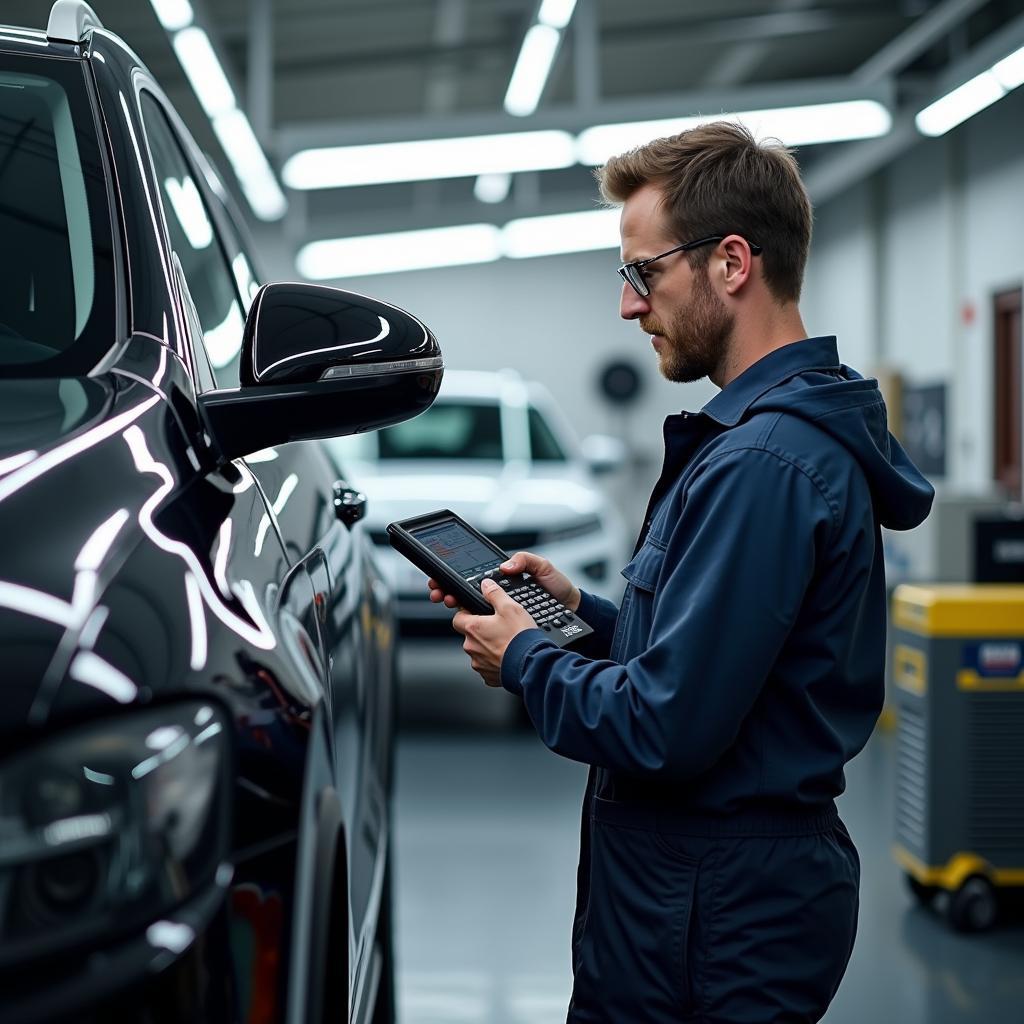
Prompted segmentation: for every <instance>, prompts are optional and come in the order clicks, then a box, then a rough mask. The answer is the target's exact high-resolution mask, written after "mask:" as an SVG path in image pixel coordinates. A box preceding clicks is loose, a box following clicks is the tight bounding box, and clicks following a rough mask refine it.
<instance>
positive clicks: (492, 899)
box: [395, 688, 1024, 1024]
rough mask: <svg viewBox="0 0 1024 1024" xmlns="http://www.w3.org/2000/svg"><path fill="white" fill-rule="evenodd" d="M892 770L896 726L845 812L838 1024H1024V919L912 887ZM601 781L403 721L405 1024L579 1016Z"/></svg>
mask: <svg viewBox="0 0 1024 1024" xmlns="http://www.w3.org/2000/svg"><path fill="white" fill-rule="evenodd" d="M481 690H482V688H481ZM483 697H484V698H485V699H486V698H488V697H494V698H495V699H496V701H503V700H504V699H505V698H506V695H505V694H503V693H500V692H498V693H491V692H487V693H483ZM474 705H475V706H476V707H478V708H479V706H480V705H479V701H477V700H475V701H474ZM485 707H486V705H485ZM497 707H499V705H498V704H497V703H496V704H495V708H497ZM442 717H447V718H451V717H453V716H444V715H442ZM490 717H491V718H494V717H500V716H497V715H491V716H490ZM892 762H893V737H892V736H891V735H888V734H884V733H880V734H878V735H876V736H875V738H874V739H873V740H872V741H871V743H870V744H869V746H868V748H867V749H866V750H865V751H864V753H863V754H861V756H860V757H858V758H857V759H856V760H855V761H854V762H853V763H852V764H851V765H850V768H849V770H848V773H847V774H848V792H847V794H846V796H844V798H843V800H842V805H841V812H842V814H843V817H844V819H845V820H846V822H847V824H848V825H849V828H850V831H851V833H852V834H853V837H854V839H855V841H856V843H857V846H858V848H859V850H860V853H861V860H862V864H863V884H862V892H861V900H862V903H861V916H860V930H859V936H858V940H857V946H856V949H855V951H854V955H853V959H852V961H851V964H850V967H849V970H848V971H847V974H846V978H845V979H844V981H843V985H842V987H841V988H840V991H839V993H838V995H837V997H836V999H835V1001H834V1003H833V1004H832V1007H831V1009H830V1010H829V1012H828V1014H827V1016H826V1017H825V1021H826V1024H864V1022H879V1024H890V1022H892V1024H952V1022H957V1024H960V1022H972V1024H974V1022H977V1024H982V1022H984V1024H1024V921H1022V920H1021V918H1020V916H1019V915H1017V917H1016V919H1015V920H1014V921H1011V922H1008V923H1004V924H1003V925H1002V926H1000V927H999V928H998V929H997V930H995V931H993V932H991V933H989V934H986V935H981V936H963V935H958V934H955V933H953V932H952V931H950V930H949V928H948V927H947V926H946V925H945V923H944V922H943V921H942V920H940V919H939V918H938V917H937V916H936V915H935V914H934V913H932V912H930V911H926V910H923V909H921V908H919V907H917V906H915V905H914V904H913V902H912V900H911V898H910V896H909V895H907V894H906V893H905V891H904V887H903V884H902V879H901V877H900V874H899V872H898V870H897V869H896V867H895V865H894V864H893V862H892V860H891V857H890V853H889V848H890V843H891V833H892V829H891V822H892V813H891V804H892V801H891V793H892V775H893V769H892ZM585 779H586V770H585V769H584V768H583V767H582V766H581V765H577V764H574V763H572V762H569V761H565V760H563V759H562V758H559V757H556V756H555V755H554V754H551V753H550V752H549V751H547V750H546V749H545V748H544V747H543V746H541V744H540V743H539V742H538V741H537V739H536V738H535V737H534V736H533V735H532V734H529V733H525V732H514V731H508V730H505V729H500V728H497V727H496V726H495V725H494V723H493V721H492V722H484V721H478V720H476V718H474V717H467V718H464V720H463V721H462V722H461V723H459V724H458V725H457V726H452V725H451V724H446V725H445V726H444V727H440V726H438V725H437V724H434V725H427V726H424V725H423V724H419V725H415V726H411V727H410V726H409V725H406V727H404V728H403V731H402V733H401V735H400V742H399V755H398V783H397V801H396V806H395V822H396V852H397V858H396V876H397V877H396V884H397V896H398V899H397V909H396V915H397V925H398V945H397V958H398V990H399V1005H400V1009H401V1018H400V1020H401V1024H557V1022H562V1021H564V1019H565V1007H566V1004H567V1001H568V996H569V990H570V986H571V976H570V969H569V959H568V936H569V925H570V920H571V915H572V907H573V896H574V886H575V866H576V854H577V847H578V832H579V801H580V796H581V793H582V791H583V786H584V782H585ZM624 1024H627V1022H624Z"/></svg>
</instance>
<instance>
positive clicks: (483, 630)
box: [431, 580, 537, 686]
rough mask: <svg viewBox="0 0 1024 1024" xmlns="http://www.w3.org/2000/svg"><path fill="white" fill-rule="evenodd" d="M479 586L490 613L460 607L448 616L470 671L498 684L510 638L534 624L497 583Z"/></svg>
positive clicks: (531, 618) (531, 617)
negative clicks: (467, 659) (454, 613)
mask: <svg viewBox="0 0 1024 1024" xmlns="http://www.w3.org/2000/svg"><path fill="white" fill-rule="evenodd" d="M431 583H433V580H431ZM481 589H482V591H483V595H484V599H485V600H486V601H488V602H490V604H491V606H492V607H493V608H494V614H493V615H474V614H473V613H472V612H467V611H465V610H464V609H463V610H460V611H459V612H458V613H457V614H456V616H455V618H454V619H452V626H453V627H454V629H455V631H456V632H457V633H461V634H462V635H463V636H464V637H465V640H464V641H463V644H462V649H463V650H464V651H465V652H466V653H467V654H468V655H469V663H470V664H471V665H472V666H473V671H474V672H477V673H479V675H480V677H481V678H482V679H483V681H484V682H485V683H486V684H487V685H488V686H500V685H501V679H500V672H501V659H502V658H503V657H504V656H505V649H506V648H507V647H508V645H509V643H510V642H511V640H512V637H514V636H515V635H516V634H517V633H521V632H522V631H523V630H524V629H532V628H533V627H534V626H536V625H537V623H536V622H534V621H533V616H532V615H530V613H529V612H528V611H527V610H526V609H525V608H523V607H522V605H520V604H517V603H516V602H515V601H513V600H512V598H511V597H509V596H508V594H506V593H505V591H504V590H502V589H501V587H499V586H498V584H497V583H495V582H493V581H492V580H484V581H483V583H482V584H481ZM438 593H440V591H438Z"/></svg>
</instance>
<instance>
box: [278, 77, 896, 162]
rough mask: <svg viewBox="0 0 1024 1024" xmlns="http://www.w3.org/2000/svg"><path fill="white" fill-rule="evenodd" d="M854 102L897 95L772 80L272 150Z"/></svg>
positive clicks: (379, 123)
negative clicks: (757, 83) (755, 84)
mask: <svg viewBox="0 0 1024 1024" xmlns="http://www.w3.org/2000/svg"><path fill="white" fill-rule="evenodd" d="M851 99H877V100H879V101H880V102H882V103H886V104H890V103H891V102H892V99H893V92H892V89H891V87H890V85H889V83H886V82H874V83H870V84H867V85H862V84H860V83H852V82H850V80H849V78H847V77H837V78H817V79H801V80H799V81H795V82H771V83H767V84H765V85H757V86H747V87H745V88H740V89H709V90H703V91H699V92H682V93H658V94H656V95H653V96H632V97H630V98H628V99H620V100H608V99H605V100H601V101H600V102H598V103H596V104H581V105H576V104H569V105H562V106H551V107H546V108H542V109H540V110H538V111H537V113H536V114H533V115H531V116H530V117H529V118H528V119H524V118H521V117H512V116H511V115H509V114H505V113H498V112H495V113H480V114H478V113H470V114H449V115H447V116H443V117H430V118H424V117H395V118H375V119H373V120H366V121H352V120H344V121H311V122H309V123H297V124H282V125H279V126H278V128H277V131H276V132H275V143H276V145H275V150H276V152H277V154H278V155H279V156H280V157H281V159H285V158H287V157H289V156H291V155H292V154H293V153H297V152H298V151H299V150H303V149H319V148H322V147H325V146H351V145H359V144H363V143H375V142H404V141H415V140H418V139H441V138H459V137H462V136H467V135H491V134H495V133H499V132H519V131H526V130H530V131H538V130H542V129H550V128H554V129H562V130H564V131H570V132H581V131H583V129H584V128H590V127H592V126H593V125H596V124H620V123H624V122H627V121H649V120H656V119H659V118H668V117H685V116H688V115H693V114H708V115H714V114H716V113H720V112H730V111H738V110H761V109H765V108H768V107H788V106H801V105H804V104H809V103H831V102H838V101H841V100H851Z"/></svg>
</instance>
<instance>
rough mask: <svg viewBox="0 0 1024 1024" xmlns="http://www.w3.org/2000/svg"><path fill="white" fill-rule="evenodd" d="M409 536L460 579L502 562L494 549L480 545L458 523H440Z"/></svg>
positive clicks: (477, 540) (475, 538)
mask: <svg viewBox="0 0 1024 1024" xmlns="http://www.w3.org/2000/svg"><path fill="white" fill-rule="evenodd" d="M413 536H414V537H415V538H416V539H417V540H418V541H419V542H420V543H421V544H423V545H424V546H425V547H428V548H430V550H431V551H433V552H434V554H435V555H437V557H438V558H440V559H441V561H443V562H444V563H445V565H447V566H449V567H450V568H452V569H454V570H455V571H456V572H457V573H458V574H459V575H460V576H473V575H475V574H476V573H477V572H482V571H483V570H484V569H489V568H493V567H494V566H496V565H498V564H499V563H500V562H501V561H502V557H501V555H499V554H498V553H497V552H496V551H495V550H494V548H492V547H490V546H488V545H487V544H484V543H483V542H482V541H481V540H479V539H478V538H477V537H474V536H473V534H471V533H470V532H469V531H468V530H466V529H465V528H464V527H462V526H460V525H459V524H458V523H441V524H439V525H438V526H428V527H425V528H424V529H422V530H414V531H413Z"/></svg>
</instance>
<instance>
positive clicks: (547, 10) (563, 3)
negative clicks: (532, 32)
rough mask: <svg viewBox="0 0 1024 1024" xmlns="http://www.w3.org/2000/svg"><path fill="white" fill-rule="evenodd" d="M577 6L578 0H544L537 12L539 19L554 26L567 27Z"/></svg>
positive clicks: (542, 22)
mask: <svg viewBox="0 0 1024 1024" xmlns="http://www.w3.org/2000/svg"><path fill="white" fill-rule="evenodd" d="M575 8H576V0H543V3H542V4H541V5H540V10H539V11H538V12H537V21H539V22H540V23H541V24H542V25H550V26H551V27H552V28H565V26H566V25H568V24H569V21H570V20H571V19H572V12H573V11H574V10H575Z"/></svg>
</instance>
